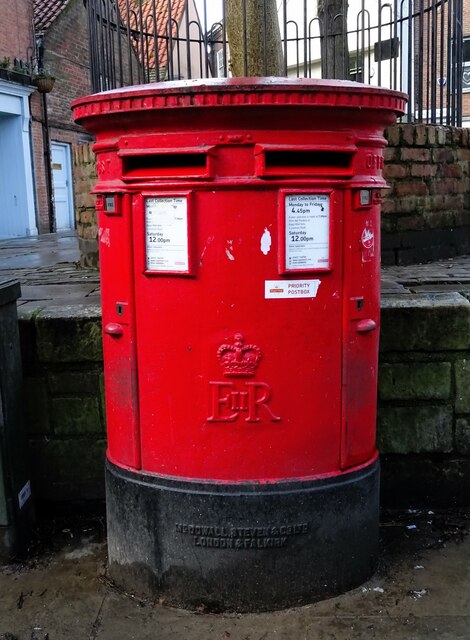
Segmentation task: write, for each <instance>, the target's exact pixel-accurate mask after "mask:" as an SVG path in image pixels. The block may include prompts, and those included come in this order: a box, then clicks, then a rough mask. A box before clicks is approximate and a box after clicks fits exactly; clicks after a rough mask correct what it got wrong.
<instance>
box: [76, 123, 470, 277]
mask: <svg viewBox="0 0 470 640" xmlns="http://www.w3.org/2000/svg"><path fill="white" fill-rule="evenodd" d="M386 137H387V139H388V147H387V148H386V149H385V152H384V153H385V169H384V176H385V178H386V180H387V182H388V183H389V185H390V189H388V190H387V191H384V194H383V205H382V262H383V263H384V264H389V265H390V264H412V263H417V262H427V261H430V260H436V259H440V258H450V257H453V256H456V255H463V254H465V253H470V169H469V166H470V165H469V161H470V129H457V128H452V127H441V126H435V125H413V124H401V125H395V126H393V127H390V128H389V129H388V130H387V131H386ZM93 163H94V155H93V153H92V151H91V146H89V145H80V146H77V147H75V152H74V168H75V169H74V170H75V180H76V184H75V194H76V198H77V224H78V227H77V230H78V236H79V239H80V251H81V256H82V257H81V262H82V264H83V265H84V266H88V267H97V265H98V248H97V235H96V234H97V226H96V216H95V212H94V208H93V205H92V202H91V200H90V199H89V198H88V194H89V191H90V190H91V189H92V188H93V186H94V183H95V181H96V173H95V170H94V164H93Z"/></svg>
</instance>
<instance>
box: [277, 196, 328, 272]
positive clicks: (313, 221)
mask: <svg viewBox="0 0 470 640" xmlns="http://www.w3.org/2000/svg"><path fill="white" fill-rule="evenodd" d="M285 252H286V264H285V268H286V269H287V270H292V271H295V270H305V269H328V267H329V264H330V196H329V195H327V194H323V193H297V194H288V195H286V201H285Z"/></svg>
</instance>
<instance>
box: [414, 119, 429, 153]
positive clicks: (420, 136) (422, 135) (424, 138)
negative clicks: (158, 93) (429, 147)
mask: <svg viewBox="0 0 470 640" xmlns="http://www.w3.org/2000/svg"><path fill="white" fill-rule="evenodd" d="M427 142H428V127H427V126H426V125H424V124H418V125H416V127H415V144H416V145H417V146H421V147H422V146H423V145H425V144H427Z"/></svg>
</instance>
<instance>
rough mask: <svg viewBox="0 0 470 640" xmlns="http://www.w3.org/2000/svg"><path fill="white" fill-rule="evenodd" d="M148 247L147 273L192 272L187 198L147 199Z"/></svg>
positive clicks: (146, 239) (146, 231)
mask: <svg viewBox="0 0 470 640" xmlns="http://www.w3.org/2000/svg"><path fill="white" fill-rule="evenodd" d="M145 245H146V246H145V248H146V268H147V270H148V271H157V272H158V271H162V272H181V273H184V272H187V271H188V270H189V250H188V202H187V199H186V198H185V197H184V196H169V197H161V198H159V197H156V198H146V199H145Z"/></svg>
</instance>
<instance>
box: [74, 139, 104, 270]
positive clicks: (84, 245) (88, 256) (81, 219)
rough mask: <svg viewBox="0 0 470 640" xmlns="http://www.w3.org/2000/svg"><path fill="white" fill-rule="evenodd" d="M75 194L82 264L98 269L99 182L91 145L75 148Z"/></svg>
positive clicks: (80, 145)
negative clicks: (97, 212) (97, 185)
mask: <svg viewBox="0 0 470 640" xmlns="http://www.w3.org/2000/svg"><path fill="white" fill-rule="evenodd" d="M72 155H73V175H74V193H75V222H76V227H77V236H78V246H79V249H80V264H81V266H82V267H85V268H92V269H97V268H98V222H97V216H96V209H95V196H93V195H91V193H90V192H91V191H92V189H93V188H94V186H95V183H96V180H97V173H96V160H95V154H94V153H93V151H92V150H91V144H77V145H74V146H73V147H72Z"/></svg>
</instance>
